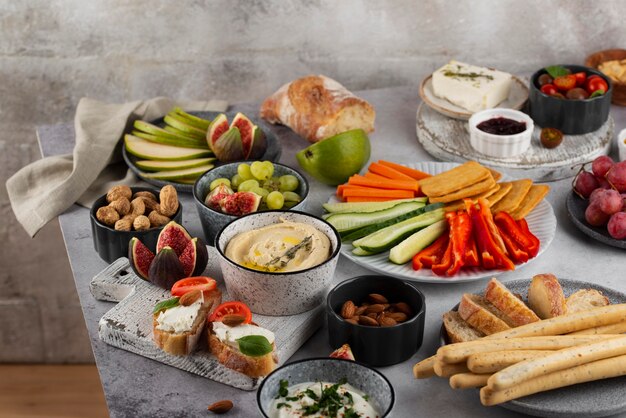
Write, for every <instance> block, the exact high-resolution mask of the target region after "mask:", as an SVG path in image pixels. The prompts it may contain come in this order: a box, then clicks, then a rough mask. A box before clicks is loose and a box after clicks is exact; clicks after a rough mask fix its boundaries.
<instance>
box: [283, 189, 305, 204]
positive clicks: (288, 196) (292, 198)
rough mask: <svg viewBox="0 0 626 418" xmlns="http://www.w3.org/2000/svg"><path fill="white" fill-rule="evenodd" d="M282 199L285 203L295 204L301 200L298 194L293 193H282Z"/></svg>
mask: <svg viewBox="0 0 626 418" xmlns="http://www.w3.org/2000/svg"><path fill="white" fill-rule="evenodd" d="M283 197H284V198H285V202H295V203H298V202H299V201H301V200H302V198H301V197H300V195H299V194H298V193H294V192H283Z"/></svg>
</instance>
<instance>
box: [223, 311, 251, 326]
mask: <svg viewBox="0 0 626 418" xmlns="http://www.w3.org/2000/svg"><path fill="white" fill-rule="evenodd" d="M245 320H246V318H244V317H243V316H241V315H237V314H226V315H224V316H223V317H222V323H223V324H224V325H226V326H228V327H236V326H238V325H241V324H243V323H244V321H245Z"/></svg>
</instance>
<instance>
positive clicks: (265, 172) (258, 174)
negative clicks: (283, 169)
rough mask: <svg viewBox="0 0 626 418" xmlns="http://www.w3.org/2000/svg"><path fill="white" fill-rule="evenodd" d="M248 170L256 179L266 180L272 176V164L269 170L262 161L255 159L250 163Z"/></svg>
mask: <svg viewBox="0 0 626 418" xmlns="http://www.w3.org/2000/svg"><path fill="white" fill-rule="evenodd" d="M270 164H271V163H270ZM250 172H251V173H252V175H253V176H254V178H256V179H259V180H266V179H269V178H270V177H272V173H273V172H274V165H272V167H271V170H270V169H269V168H268V166H267V165H266V164H265V163H264V162H262V161H255V162H253V163H252V164H251V165H250Z"/></svg>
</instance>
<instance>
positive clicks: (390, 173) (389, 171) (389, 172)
mask: <svg viewBox="0 0 626 418" xmlns="http://www.w3.org/2000/svg"><path fill="white" fill-rule="evenodd" d="M369 171H371V172H372V173H374V174H378V175H381V176H384V177H389V178H390V179H395V180H415V179H414V178H413V177H410V176H407V175H406V174H404V173H401V172H400V171H398V170H395V169H393V168H391V167H387V166H386V165H382V164H379V163H371V164H370V166H369Z"/></svg>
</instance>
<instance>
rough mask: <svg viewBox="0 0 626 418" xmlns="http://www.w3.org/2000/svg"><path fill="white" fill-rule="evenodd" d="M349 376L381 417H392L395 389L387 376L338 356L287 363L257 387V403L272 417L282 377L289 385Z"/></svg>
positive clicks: (262, 412) (263, 414)
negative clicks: (336, 357) (273, 405)
mask: <svg viewBox="0 0 626 418" xmlns="http://www.w3.org/2000/svg"><path fill="white" fill-rule="evenodd" d="M343 378H346V379H347V380H348V383H349V384H350V385H352V386H354V387H355V388H357V389H359V390H361V391H362V392H365V393H366V394H367V395H368V396H369V401H370V403H371V404H372V406H373V407H374V408H375V409H376V411H377V412H378V413H379V414H380V415H378V416H379V417H381V418H382V417H388V416H389V414H390V413H391V410H392V409H393V405H394V402H395V393H394V390H393V386H391V383H390V382H389V380H387V378H386V377H385V376H384V375H383V374H382V373H380V372H379V371H376V370H374V369H372V368H370V367H368V366H365V365H363V364H361V363H358V362H354V361H350V360H342V359H335V358H311V359H305V360H300V361H294V362H293V363H289V364H286V365H284V366H282V367H280V368H278V369H276V370H274V371H273V372H272V373H271V374H270V375H269V376H267V377H266V378H265V379H264V380H263V382H261V386H259V389H258V391H257V396H256V399H257V403H258V406H259V411H260V412H261V415H262V416H263V417H266V418H267V417H270V408H271V406H272V402H273V401H274V399H275V398H276V395H277V394H278V388H279V385H280V381H281V380H287V381H288V382H289V385H290V386H291V385H296V384H298V383H305V382H315V381H325V382H338V381H339V380H340V379H343Z"/></svg>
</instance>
